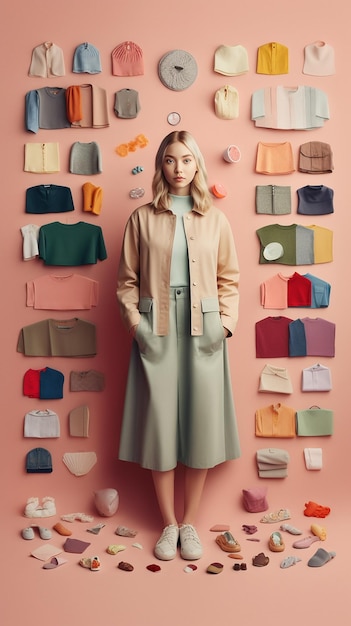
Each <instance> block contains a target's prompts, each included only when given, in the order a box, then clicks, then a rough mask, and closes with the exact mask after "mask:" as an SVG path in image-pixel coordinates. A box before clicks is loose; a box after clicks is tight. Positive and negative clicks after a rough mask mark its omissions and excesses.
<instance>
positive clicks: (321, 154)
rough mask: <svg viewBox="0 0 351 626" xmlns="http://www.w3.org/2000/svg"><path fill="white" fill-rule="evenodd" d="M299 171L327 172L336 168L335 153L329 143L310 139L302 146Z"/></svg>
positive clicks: (309, 172) (310, 172)
mask: <svg viewBox="0 0 351 626" xmlns="http://www.w3.org/2000/svg"><path fill="white" fill-rule="evenodd" d="M298 169H299V172H305V173H307V174H326V173H330V172H332V171H333V169H334V165H333V153H332V150H331V147H330V145H329V144H328V143H324V142H322V141H308V142H307V143H303V144H302V145H301V146H300V150H299V164H298Z"/></svg>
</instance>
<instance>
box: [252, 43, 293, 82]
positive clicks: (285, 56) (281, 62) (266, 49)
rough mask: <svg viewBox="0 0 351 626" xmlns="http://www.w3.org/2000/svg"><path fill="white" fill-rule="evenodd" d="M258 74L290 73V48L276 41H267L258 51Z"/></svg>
mask: <svg viewBox="0 0 351 626" xmlns="http://www.w3.org/2000/svg"><path fill="white" fill-rule="evenodd" d="M256 72H257V74H288V73H289V50H288V48H287V47H286V46H284V45H283V44H281V43H277V42H276V41H272V42H270V43H265V44H263V45H262V46H260V47H259V48H258V51H257V68H256Z"/></svg>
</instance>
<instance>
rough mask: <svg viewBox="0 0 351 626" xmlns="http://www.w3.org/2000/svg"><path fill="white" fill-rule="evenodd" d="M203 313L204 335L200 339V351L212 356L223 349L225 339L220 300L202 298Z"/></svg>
mask: <svg viewBox="0 0 351 626" xmlns="http://www.w3.org/2000/svg"><path fill="white" fill-rule="evenodd" d="M201 312H202V322H203V334H202V335H201V336H199V337H198V341H199V351H200V352H203V353H204V354H207V355H209V356H210V355H212V354H214V353H216V352H218V350H221V349H222V347H223V340H224V337H225V333H224V329H223V324H222V321H221V316H220V312H219V302H218V298H216V297H211V298H202V300H201Z"/></svg>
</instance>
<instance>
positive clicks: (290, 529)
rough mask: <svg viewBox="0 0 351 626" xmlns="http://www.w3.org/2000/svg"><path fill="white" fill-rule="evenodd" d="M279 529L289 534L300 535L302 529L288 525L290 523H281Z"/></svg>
mask: <svg viewBox="0 0 351 626" xmlns="http://www.w3.org/2000/svg"><path fill="white" fill-rule="evenodd" d="M280 530H286V532H287V533H290V534H291V535H302V530H299V529H298V528H295V526H290V524H281V525H280Z"/></svg>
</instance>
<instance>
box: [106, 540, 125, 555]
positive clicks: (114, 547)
mask: <svg viewBox="0 0 351 626" xmlns="http://www.w3.org/2000/svg"><path fill="white" fill-rule="evenodd" d="M125 549H126V546H122V545H121V544H115V543H113V544H111V545H110V546H108V547H107V548H106V552H107V553H108V554H117V553H118V552H122V551H123V550H125Z"/></svg>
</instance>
